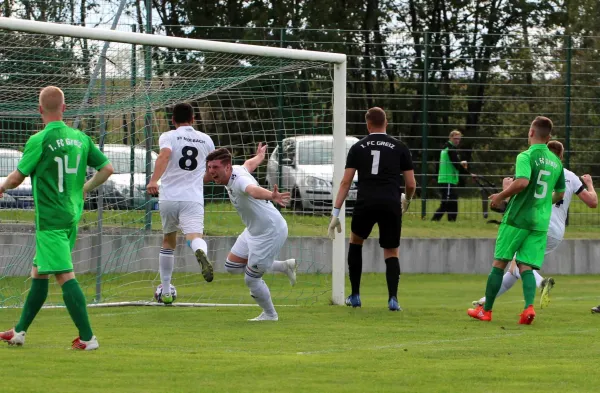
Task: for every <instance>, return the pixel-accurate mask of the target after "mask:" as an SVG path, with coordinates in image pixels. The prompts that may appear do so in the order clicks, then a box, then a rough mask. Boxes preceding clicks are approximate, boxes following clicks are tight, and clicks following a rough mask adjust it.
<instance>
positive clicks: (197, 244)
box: [188, 237, 208, 255]
mask: <svg viewBox="0 0 600 393" xmlns="http://www.w3.org/2000/svg"><path fill="white" fill-rule="evenodd" d="M188 244H189V246H190V248H191V249H192V250H194V252H196V251H198V249H200V250H202V251H204V253H205V254H206V255H208V244H206V242H205V241H204V239H202V238H201V237H197V238H195V239H194V240H192V241H191V242H188Z"/></svg>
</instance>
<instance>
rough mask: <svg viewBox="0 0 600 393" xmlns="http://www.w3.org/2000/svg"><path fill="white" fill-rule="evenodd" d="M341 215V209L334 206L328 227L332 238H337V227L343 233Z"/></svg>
mask: <svg viewBox="0 0 600 393" xmlns="http://www.w3.org/2000/svg"><path fill="white" fill-rule="evenodd" d="M339 215H340V209H338V208H335V207H334V208H333V211H332V212H331V221H330V222H329V227H328V228H327V233H328V234H329V238H330V239H331V240H334V239H335V230H336V229H337V232H338V233H342V224H341V223H340V219H339V218H338V216H339Z"/></svg>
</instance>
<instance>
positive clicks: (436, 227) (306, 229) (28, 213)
mask: <svg viewBox="0 0 600 393" xmlns="http://www.w3.org/2000/svg"><path fill="white" fill-rule="evenodd" d="M459 201H460V206H459V211H460V212H463V213H459V216H458V221H457V222H454V223H450V222H448V221H447V220H446V217H444V218H443V219H442V221H441V222H431V220H430V218H431V214H429V215H428V219H427V220H422V219H421V216H420V213H419V212H420V201H415V202H414V203H413V204H412V205H411V208H410V211H409V214H407V215H406V216H405V217H404V218H403V220H404V224H403V228H402V235H403V237H415V238H494V237H496V234H497V232H498V226H497V225H496V224H490V223H488V222H487V221H488V220H486V219H484V218H483V217H482V214H481V213H480V211H481V206H480V202H479V201H475V200H469V199H462V200H459ZM438 204H439V202H438V201H436V200H432V201H429V205H428V206H429V209H433V210H435V208H437V206H438ZM476 208H477V209H478V210H477V209H476ZM282 212H283V213H284V216H285V218H286V220H287V222H288V227H289V235H290V236H291V237H295V236H316V237H325V236H327V225H328V224H329V216H328V214H326V215H312V214H310V215H309V214H294V213H291V212H289V211H288V210H283V211H282ZM488 219H490V220H491V219H494V220H498V221H499V220H501V219H502V217H501V215H500V214H497V213H494V212H490V216H489V218H488ZM570 219H571V223H572V225H569V227H568V228H567V232H566V234H565V237H566V238H573V239H600V225H599V224H600V214H599V213H598V211H597V210H591V209H588V208H586V207H585V206H583V204H582V203H580V202H578V201H576V202H574V203H573V204H572V207H571V210H570ZM97 221H98V215H97V212H96V211H89V212H85V213H84V215H83V218H82V220H81V224H80V228H82V229H83V230H91V229H95V227H96V225H97ZM144 222H145V214H144V212H143V211H126V210H123V211H118V210H107V211H105V212H104V219H103V226H104V228H105V229H110V228H139V229H141V228H143V227H144ZM9 223H10V224H32V223H33V211H32V210H0V224H9ZM347 228H348V229H349V228H350V219H349V218H347ZM152 229H153V230H155V231H160V230H161V224H160V216H159V214H158V212H153V213H152ZM243 229H244V226H243V224H242V222H241V220H240V218H239V217H238V215H237V213H236V212H235V210H234V208H233V206H232V205H231V204H230V203H209V204H207V205H206V212H205V234H206V235H208V236H237V235H238V234H239V233H240V232H241V231H242V230H243ZM373 234H374V236H375V235H377V230H375V232H374V233H373Z"/></svg>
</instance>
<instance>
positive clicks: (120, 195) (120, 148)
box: [88, 144, 158, 210]
mask: <svg viewBox="0 0 600 393" xmlns="http://www.w3.org/2000/svg"><path fill="white" fill-rule="evenodd" d="M150 154H151V156H152V169H151V170H152V172H154V164H155V162H156V159H157V158H158V154H156V153H155V152H150ZM104 155H106V157H107V158H108V159H109V160H110V162H111V164H112V166H113V168H114V170H115V171H114V173H113V175H112V176H111V177H110V178H109V179H108V181H107V182H106V183H105V185H104V208H105V209H118V210H124V209H144V208H145V205H146V149H145V148H143V147H137V146H136V147H135V148H134V151H133V163H132V162H131V146H129V145H123V144H106V145H104ZM132 164H133V168H132ZM132 170H133V171H132ZM132 173H133V177H132V176H131V175H132ZM90 175H91V173H90ZM132 185H133V187H132ZM95 196H96V194H95V195H92V196H91V199H90V201H89V202H88V204H89V206H88V208H90V209H95V208H96V206H97V203H96V201H95ZM150 206H151V208H152V209H153V210H157V209H158V198H151V199H150Z"/></svg>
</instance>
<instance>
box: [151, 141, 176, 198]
mask: <svg viewBox="0 0 600 393" xmlns="http://www.w3.org/2000/svg"><path fill="white" fill-rule="evenodd" d="M170 157H171V149H169V148H162V149H160V153H159V154H158V158H157V159H156V163H155V164H154V173H153V174H152V177H151V178H150V182H149V183H148V186H147V187H146V189H147V191H148V194H150V195H158V181H159V180H160V178H161V177H162V175H163V174H164V173H165V171H166V170H167V165H168V164H169V158H170Z"/></svg>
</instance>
